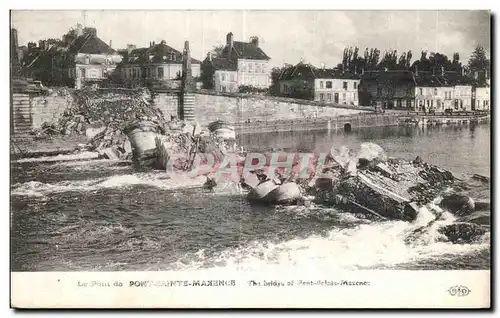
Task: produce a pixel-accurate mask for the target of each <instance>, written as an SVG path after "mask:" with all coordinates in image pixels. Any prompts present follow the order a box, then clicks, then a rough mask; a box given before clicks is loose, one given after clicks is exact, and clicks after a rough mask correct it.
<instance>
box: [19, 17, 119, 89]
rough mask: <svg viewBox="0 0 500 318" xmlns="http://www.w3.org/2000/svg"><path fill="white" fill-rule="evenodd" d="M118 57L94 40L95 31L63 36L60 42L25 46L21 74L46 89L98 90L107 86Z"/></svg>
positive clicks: (99, 40) (80, 30)
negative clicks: (40, 83)
mask: <svg viewBox="0 0 500 318" xmlns="http://www.w3.org/2000/svg"><path fill="white" fill-rule="evenodd" d="M121 59H122V57H121V56H120V55H119V54H118V53H117V52H116V51H115V50H113V49H112V48H111V46H110V45H108V44H106V43H105V42H104V41H102V40H101V39H100V38H99V37H98V36H97V30H96V29H95V28H88V27H87V28H83V26H82V25H81V24H78V25H77V27H76V29H75V30H71V31H70V32H68V33H67V34H65V35H64V36H63V38H62V40H59V39H48V40H41V41H39V45H38V47H37V46H36V43H28V52H27V56H26V57H25V60H24V66H25V73H26V74H27V76H30V77H33V78H35V79H37V80H41V81H42V82H47V83H48V84H50V85H68V86H74V87H76V88H81V87H83V86H102V85H104V84H105V83H107V82H108V80H109V77H110V75H111V74H112V73H113V72H114V70H115V68H116V65H117V63H119V62H120V61H121Z"/></svg>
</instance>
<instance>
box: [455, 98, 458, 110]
mask: <svg viewBox="0 0 500 318" xmlns="http://www.w3.org/2000/svg"><path fill="white" fill-rule="evenodd" d="M455 109H458V99H455Z"/></svg>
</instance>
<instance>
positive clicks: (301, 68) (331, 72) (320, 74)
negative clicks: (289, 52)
mask: <svg viewBox="0 0 500 318" xmlns="http://www.w3.org/2000/svg"><path fill="white" fill-rule="evenodd" d="M323 78H324V79H359V75H357V74H353V73H350V72H343V71H342V70H338V69H334V68H316V67H315V66H313V65H311V64H306V63H303V62H299V63H298V64H297V65H295V66H291V67H287V68H285V70H284V71H283V72H282V73H281V75H280V80H311V79H323Z"/></svg>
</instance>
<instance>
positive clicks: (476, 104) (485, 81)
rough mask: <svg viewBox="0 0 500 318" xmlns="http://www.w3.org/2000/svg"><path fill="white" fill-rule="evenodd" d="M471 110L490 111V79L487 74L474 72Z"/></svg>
mask: <svg viewBox="0 0 500 318" xmlns="http://www.w3.org/2000/svg"><path fill="white" fill-rule="evenodd" d="M472 95H473V104H472V109H473V110H488V111H489V110H490V99H491V96H490V78H489V73H487V72H474V86H473V88H472Z"/></svg>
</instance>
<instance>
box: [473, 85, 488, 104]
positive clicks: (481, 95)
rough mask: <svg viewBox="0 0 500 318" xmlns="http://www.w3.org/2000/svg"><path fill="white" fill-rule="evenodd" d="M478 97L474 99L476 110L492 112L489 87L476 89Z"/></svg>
mask: <svg viewBox="0 0 500 318" xmlns="http://www.w3.org/2000/svg"><path fill="white" fill-rule="evenodd" d="M475 93H476V97H475V99H474V101H475V105H474V109H475V110H490V88H489V87H476V88H475Z"/></svg>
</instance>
